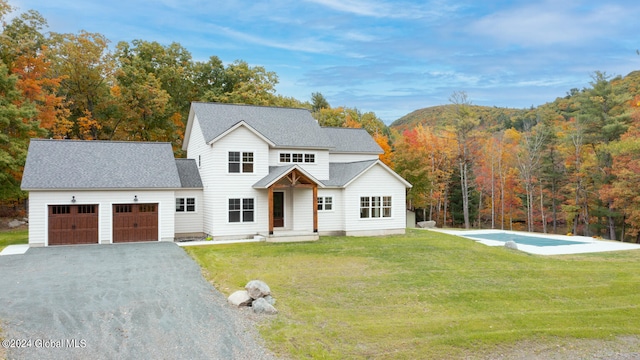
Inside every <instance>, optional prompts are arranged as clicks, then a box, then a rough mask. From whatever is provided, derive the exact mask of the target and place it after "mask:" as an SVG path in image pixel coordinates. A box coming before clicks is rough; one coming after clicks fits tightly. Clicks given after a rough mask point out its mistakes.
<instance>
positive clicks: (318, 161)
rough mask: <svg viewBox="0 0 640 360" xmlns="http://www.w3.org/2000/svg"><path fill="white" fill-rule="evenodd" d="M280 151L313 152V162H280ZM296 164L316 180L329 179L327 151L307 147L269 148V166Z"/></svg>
mask: <svg viewBox="0 0 640 360" xmlns="http://www.w3.org/2000/svg"><path fill="white" fill-rule="evenodd" d="M280 153H302V154H315V163H313V164H309V163H281V162H280ZM294 164H295V165H298V166H300V167H301V168H303V169H304V171H306V172H308V173H309V174H310V175H311V176H313V177H315V178H316V179H318V180H328V179H329V151H328V150H309V149H279V148H272V149H269V166H284V165H294Z"/></svg>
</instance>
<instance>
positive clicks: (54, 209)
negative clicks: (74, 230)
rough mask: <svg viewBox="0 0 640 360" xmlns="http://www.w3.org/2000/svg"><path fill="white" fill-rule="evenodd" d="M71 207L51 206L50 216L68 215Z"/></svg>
mask: <svg viewBox="0 0 640 360" xmlns="http://www.w3.org/2000/svg"><path fill="white" fill-rule="evenodd" d="M70 213H71V206H69V205H53V206H51V214H53V215H62V214H70Z"/></svg>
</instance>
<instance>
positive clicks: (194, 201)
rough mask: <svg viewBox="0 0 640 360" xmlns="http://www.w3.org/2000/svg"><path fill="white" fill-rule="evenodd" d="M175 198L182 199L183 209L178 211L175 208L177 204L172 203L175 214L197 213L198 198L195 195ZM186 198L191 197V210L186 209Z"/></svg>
mask: <svg viewBox="0 0 640 360" xmlns="http://www.w3.org/2000/svg"><path fill="white" fill-rule="evenodd" d="M175 199H176V200H178V199H184V210H183V211H178V210H177V209H176V205H177V204H175V203H174V206H173V207H174V211H175V213H176V214H182V215H185V214H197V213H198V199H197V198H196V197H195V196H176V197H175ZM187 199H193V211H189V210H187Z"/></svg>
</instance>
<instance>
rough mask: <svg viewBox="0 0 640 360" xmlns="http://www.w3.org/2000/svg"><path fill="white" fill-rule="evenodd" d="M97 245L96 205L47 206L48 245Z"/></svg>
mask: <svg viewBox="0 0 640 360" xmlns="http://www.w3.org/2000/svg"><path fill="white" fill-rule="evenodd" d="M97 243H98V205H49V245H73V244H97Z"/></svg>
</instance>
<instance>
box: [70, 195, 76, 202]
mask: <svg viewBox="0 0 640 360" xmlns="http://www.w3.org/2000/svg"><path fill="white" fill-rule="evenodd" d="M71 202H72V203H74V204H75V202H76V196H75V195H74V196H72V197H71Z"/></svg>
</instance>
